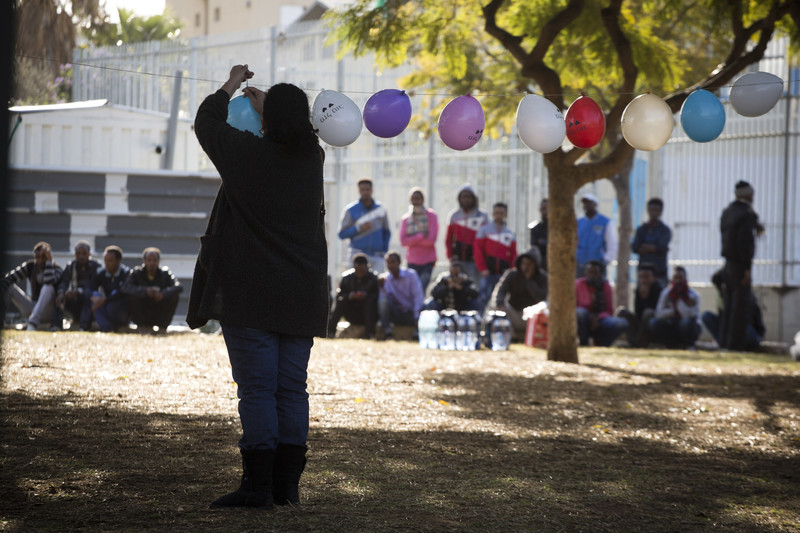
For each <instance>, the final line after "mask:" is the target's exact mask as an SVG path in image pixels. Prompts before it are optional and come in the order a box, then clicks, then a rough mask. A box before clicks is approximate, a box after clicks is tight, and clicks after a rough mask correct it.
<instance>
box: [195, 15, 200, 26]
mask: <svg viewBox="0 0 800 533" xmlns="http://www.w3.org/2000/svg"><path fill="white" fill-rule="evenodd" d="M194 27H195V28H199V27H200V13H195V15H194Z"/></svg>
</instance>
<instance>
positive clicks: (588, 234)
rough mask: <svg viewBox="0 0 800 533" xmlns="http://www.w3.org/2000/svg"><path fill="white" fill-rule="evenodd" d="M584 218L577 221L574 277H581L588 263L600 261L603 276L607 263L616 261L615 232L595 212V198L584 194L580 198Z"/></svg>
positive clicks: (608, 223)
mask: <svg viewBox="0 0 800 533" xmlns="http://www.w3.org/2000/svg"><path fill="white" fill-rule="evenodd" d="M581 203H582V204H583V212H584V213H585V214H586V216H584V217H581V218H579V219H578V250H577V260H578V268H577V272H576V274H575V277H578V278H579V277H582V276H583V274H584V271H585V270H586V265H587V264H588V263H589V261H600V263H601V264H602V265H603V274H604V275H605V267H606V266H608V263H610V262H611V261H613V260H614V259H616V257H617V248H618V246H619V245H618V238H617V230H616V228H615V227H614V224H612V223H611V220H609V218H608V217H607V216H605V215H603V214H601V213H598V211H597V196H595V195H594V194H592V193H586V194H584V195H583V196H581Z"/></svg>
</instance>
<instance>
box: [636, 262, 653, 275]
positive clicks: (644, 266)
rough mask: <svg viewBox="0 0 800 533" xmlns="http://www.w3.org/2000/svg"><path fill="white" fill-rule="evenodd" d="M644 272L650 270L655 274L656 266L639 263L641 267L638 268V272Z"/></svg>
mask: <svg viewBox="0 0 800 533" xmlns="http://www.w3.org/2000/svg"><path fill="white" fill-rule="evenodd" d="M642 270H649V271H650V272H652V273H653V274H655V273H656V266H655V265H654V264H653V263H639V266H638V267H636V271H637V272H640V271H642Z"/></svg>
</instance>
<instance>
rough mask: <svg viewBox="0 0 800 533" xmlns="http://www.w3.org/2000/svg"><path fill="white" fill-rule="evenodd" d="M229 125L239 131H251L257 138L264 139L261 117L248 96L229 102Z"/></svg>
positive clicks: (238, 97)
mask: <svg viewBox="0 0 800 533" xmlns="http://www.w3.org/2000/svg"><path fill="white" fill-rule="evenodd" d="M228 124H230V125H231V126H233V127H234V128H236V129H237V130H242V131H249V132H250V133H252V134H253V135H255V136H256V137H263V135H262V134H261V117H260V116H258V113H257V112H256V110H255V109H254V108H253V104H251V103H250V99H249V98H248V97H246V96H237V97H236V98H234V99H233V100H231V101H230V102H228Z"/></svg>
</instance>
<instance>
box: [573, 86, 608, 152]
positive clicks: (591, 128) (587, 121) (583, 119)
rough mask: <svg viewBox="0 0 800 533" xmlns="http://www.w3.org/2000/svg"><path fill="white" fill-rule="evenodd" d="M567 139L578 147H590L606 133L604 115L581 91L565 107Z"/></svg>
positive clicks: (595, 103)
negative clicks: (567, 107) (569, 104)
mask: <svg viewBox="0 0 800 533" xmlns="http://www.w3.org/2000/svg"><path fill="white" fill-rule="evenodd" d="M566 120H567V139H569V142H571V143H572V144H574V145H575V146H577V147H578V148H591V147H592V146H594V145H596V144H597V143H599V142H600V140H601V139H602V138H603V135H605V133H606V117H605V115H603V110H602V109H600V106H599V105H597V102H595V101H594V100H592V99H591V98H589V97H588V96H586V95H584V94H583V93H581V95H580V96H579V97H578V99H577V100H575V101H574V102H572V105H571V106H569V109H567V119H566Z"/></svg>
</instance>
